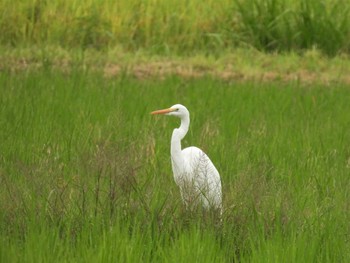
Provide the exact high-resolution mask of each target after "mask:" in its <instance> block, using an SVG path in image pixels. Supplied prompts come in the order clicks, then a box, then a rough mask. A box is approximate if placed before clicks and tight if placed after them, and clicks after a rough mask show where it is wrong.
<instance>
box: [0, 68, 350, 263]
mask: <svg viewBox="0 0 350 263" xmlns="http://www.w3.org/2000/svg"><path fill="white" fill-rule="evenodd" d="M0 89H1V91H0V101H1V103H0V107H1V110H0V122H1V125H0V126H1V129H0V142H1V154H0V167H1V168H0V187H1V191H0V211H1V213H0V231H1V235H0V261H1V262H348V261H349V260H350V248H349V234H350V232H349V230H350V229H349V219H350V212H349V211H350V210H349V205H350V203H349V195H350V177H349V175H350V132H349V130H350V121H349V120H350V103H349V101H350V88H349V86H346V85H345V84H341V83H338V84H334V85H327V86H326V85H321V84H317V85H316V84H315V85H304V84H302V83H300V82H298V81H295V82H293V81H290V82H282V81H281V82H277V81H275V82H269V83H261V82H254V81H250V82H249V81H248V82H235V81H230V82H229V81H223V80H220V79H217V78H212V77H203V78H199V79H184V78H179V77H175V76H174V77H172V76H168V77H166V78H164V79H163V80H160V79H152V78H151V79H146V80H138V79H135V78H133V77H131V76H129V75H127V74H121V75H119V76H118V77H115V78H106V77H104V76H103V74H102V73H99V72H90V71H88V70H76V71H75V70H73V71H71V72H70V73H69V74H68V73H65V72H62V71H54V70H50V69H46V70H45V69H41V70H33V71H30V70H29V71H22V72H19V73H18V72H17V73H11V72H5V71H3V72H1V73H0ZM175 103H182V104H184V105H186V106H187V107H188V109H189V111H190V113H191V121H192V122H191V126H190V131H189V134H188V135H187V136H186V137H185V139H184V141H183V146H190V145H195V146H198V147H200V148H202V149H203V150H204V151H205V152H207V154H208V155H209V156H210V158H211V159H212V161H213V162H214V164H215V165H216V166H217V168H218V170H219V172H220V174H221V178H222V184H223V198H224V212H223V216H222V219H221V220H218V219H217V217H216V216H215V215H213V214H212V213H210V212H205V211H192V212H190V211H186V210H185V209H184V207H183V205H182V202H181V197H180V192H179V189H178V188H177V186H176V184H175V182H174V180H173V177H172V171H171V165H170V137H171V133H172V129H173V128H175V127H177V125H179V121H178V119H175V118H171V117H168V116H151V115H150V114H149V113H150V112H151V111H152V110H155V109H160V108H165V107H169V106H171V105H173V104H175Z"/></svg>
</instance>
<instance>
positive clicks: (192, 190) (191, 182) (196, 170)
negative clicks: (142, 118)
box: [152, 104, 222, 210]
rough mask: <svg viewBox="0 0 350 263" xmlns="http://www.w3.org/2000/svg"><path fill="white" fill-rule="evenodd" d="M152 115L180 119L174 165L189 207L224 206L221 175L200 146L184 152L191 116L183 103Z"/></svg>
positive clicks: (174, 137)
mask: <svg viewBox="0 0 350 263" xmlns="http://www.w3.org/2000/svg"><path fill="white" fill-rule="evenodd" d="M152 114H165V115H170V116H176V117H178V118H180V119H181V125H180V127H179V128H177V129H174V131H173V135H172V137H171V164H172V169H173V174H174V179H175V182H176V184H177V185H178V186H179V187H180V191H181V196H182V199H183V201H184V203H185V205H186V206H188V205H192V204H196V203H198V202H200V203H201V204H202V205H203V207H205V208H210V207H214V208H219V209H220V210H221V207H222V204H221V203H222V200H221V199H222V192H221V180H220V175H219V172H218V171H217V169H216V168H215V166H214V164H213V163H212V162H211V160H210V159H209V157H208V156H207V155H206V154H205V153H204V152H203V151H202V150H201V149H199V148H197V147H193V146H192V147H188V148H185V149H183V150H182V149H181V140H182V139H183V138H184V137H185V135H186V134H187V131H188V128H189V125H190V113H189V111H188V110H187V108H186V107H185V106H183V105H181V104H176V105H174V106H171V107H170V108H168V109H164V110H157V111H153V112H152Z"/></svg>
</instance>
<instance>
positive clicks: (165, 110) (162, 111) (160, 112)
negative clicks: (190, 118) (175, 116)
mask: <svg viewBox="0 0 350 263" xmlns="http://www.w3.org/2000/svg"><path fill="white" fill-rule="evenodd" d="M175 110H176V109H172V108H169V109H164V110H156V111H152V112H151V114H152V115H154V114H166V113H169V112H172V111H175Z"/></svg>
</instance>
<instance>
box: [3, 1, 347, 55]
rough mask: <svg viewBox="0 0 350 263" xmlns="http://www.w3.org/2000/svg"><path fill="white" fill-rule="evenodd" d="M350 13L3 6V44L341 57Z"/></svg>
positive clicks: (235, 7) (236, 6)
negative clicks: (308, 51)
mask: <svg viewBox="0 0 350 263" xmlns="http://www.w3.org/2000/svg"><path fill="white" fill-rule="evenodd" d="M349 10H350V2H349V1H345V0H324V1H320V0H309V1H302V0H296V1H291V0H286V1H285V0H244V1H243V0H220V1H215V0H209V1H206V2H205V4H204V3H203V1H201V0H191V1H188V0H178V1H169V0H168V1H166V0H132V1H128V0H118V1H115V0H114V1H110V0H109V1H101V0H86V1H81V0H72V1H67V0H58V1H47V0H23V1H17V2H16V4H14V1H12V0H2V1H1V2H0V11H1V16H0V32H1V34H0V44H1V45H2V46H9V47H25V46H32V45H38V46H46V45H57V46H60V47H63V48H77V47H78V48H83V49H85V48H93V49H97V50H105V49H108V48H115V47H118V48H121V49H122V50H126V51H136V50H140V49H147V50H148V51H150V52H152V53H155V54H181V55H183V54H184V55H186V54H193V53H197V52H200V53H208V54H216V53H218V52H221V51H222V50H231V49H234V48H237V47H247V46H248V47H254V48H256V49H258V50H262V51H291V50H293V51H296V52H302V51H303V50H306V49H312V48H317V49H318V50H320V51H321V52H322V53H324V54H326V55H329V56H334V55H337V54H339V53H349V51H350V16H349Z"/></svg>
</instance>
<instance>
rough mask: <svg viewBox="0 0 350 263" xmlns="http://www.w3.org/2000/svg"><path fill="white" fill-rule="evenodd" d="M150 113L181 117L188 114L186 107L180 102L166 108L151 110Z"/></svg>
mask: <svg viewBox="0 0 350 263" xmlns="http://www.w3.org/2000/svg"><path fill="white" fill-rule="evenodd" d="M151 114H164V115H170V116H176V117H179V118H183V117H185V116H189V114H190V113H189V112H188V110H187V108H186V107H185V106H183V105H181V104H175V105H173V106H171V107H170V108H168V109H164V110H156V111H152V112H151Z"/></svg>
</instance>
